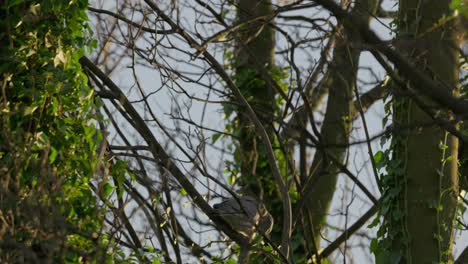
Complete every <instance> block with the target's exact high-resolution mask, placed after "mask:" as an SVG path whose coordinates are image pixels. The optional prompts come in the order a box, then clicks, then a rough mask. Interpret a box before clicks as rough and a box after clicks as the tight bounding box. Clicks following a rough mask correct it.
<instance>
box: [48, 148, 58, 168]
mask: <svg viewBox="0 0 468 264" xmlns="http://www.w3.org/2000/svg"><path fill="white" fill-rule="evenodd" d="M57 154H58V151H57V150H56V149H55V148H54V147H50V155H49V163H50V164H52V163H54V161H55V158H57Z"/></svg>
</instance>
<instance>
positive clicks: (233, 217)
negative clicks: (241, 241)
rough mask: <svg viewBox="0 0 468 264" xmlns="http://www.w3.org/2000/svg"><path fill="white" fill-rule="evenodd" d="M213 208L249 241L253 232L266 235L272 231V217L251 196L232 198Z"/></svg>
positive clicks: (262, 205) (261, 204)
mask: <svg viewBox="0 0 468 264" xmlns="http://www.w3.org/2000/svg"><path fill="white" fill-rule="evenodd" d="M239 201H240V204H239ZM213 208H214V209H215V211H216V213H218V214H219V215H220V216H221V217H223V218H224V220H226V222H228V223H229V224H230V225H231V226H232V228H233V229H235V230H236V231H238V232H239V233H241V234H242V235H244V236H246V237H247V238H249V239H251V238H253V235H254V234H255V231H259V232H260V234H264V235H268V234H269V233H270V232H271V230H272V229H273V217H272V216H271V214H270V213H269V212H268V211H267V209H266V208H265V205H264V204H263V203H261V202H260V201H259V200H258V199H256V198H254V197H252V196H242V197H238V199H237V198H236V197H233V198H230V199H227V200H224V201H223V202H221V203H218V204H215V205H213Z"/></svg>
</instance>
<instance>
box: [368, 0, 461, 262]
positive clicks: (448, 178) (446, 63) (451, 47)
mask: <svg viewBox="0 0 468 264" xmlns="http://www.w3.org/2000/svg"><path fill="white" fill-rule="evenodd" d="M450 2H451V1H448V0H444V1H420V0H400V2H399V4H400V5H399V15H398V20H397V24H398V30H399V32H398V40H397V41H396V44H395V45H396V46H397V48H398V50H399V51H400V52H402V53H403V54H404V55H405V56H407V57H408V58H409V59H410V60H411V61H412V62H413V63H414V65H418V66H417V67H419V68H420V69H421V70H423V71H425V73H426V74H427V75H428V76H430V77H431V78H432V79H433V80H434V81H435V82H437V83H439V84H440V87H444V89H447V90H450V91H451V92H452V93H455V92H456V91H455V89H456V86H457V80H458V50H457V48H456V31H455V30H454V25H453V21H450V20H447V19H445V18H447V17H448V16H450V13H451V10H450V8H449V5H450ZM414 85H419V84H414V83H412V84H407V87H408V88H410V90H411V87H414ZM398 88H399V87H396V90H395V93H394V96H393V98H394V99H393V106H394V107H393V109H394V115H393V117H394V118H393V119H394V125H395V127H410V128H411V129H409V130H408V129H406V130H401V131H400V133H396V134H395V135H393V138H392V151H393V156H392V160H391V161H390V164H391V166H388V168H387V171H388V176H387V178H386V179H385V180H384V183H385V186H384V193H383V195H384V199H383V201H384V204H382V209H381V212H384V215H385V223H384V225H383V227H384V230H385V231H386V233H385V236H386V237H385V238H386V240H384V241H385V243H382V244H380V246H381V248H380V249H381V251H380V252H381V254H380V255H377V260H378V261H379V262H381V263H387V262H385V259H388V258H389V257H391V258H392V259H393V260H395V261H396V262H398V263H451V262H452V259H451V258H452V244H453V223H454V220H455V212H456V208H457V195H458V168H457V162H458V158H457V149H458V140H457V138H455V137H453V136H451V135H449V134H448V133H447V132H446V131H444V130H443V129H441V128H440V127H438V126H437V125H436V124H434V121H433V119H432V118H431V117H430V116H429V115H428V114H427V109H431V110H434V109H437V107H438V106H437V105H436V104H435V103H434V102H433V101H430V100H428V99H426V98H424V97H422V96H421V95H420V94H416V93H414V94H412V95H410V96H408V95H409V93H408V92H406V93H401V91H402V89H398ZM420 89H422V88H420ZM415 90H416V89H415ZM405 91H408V90H405ZM446 117H447V118H450V116H449V115H448V114H447V116H446ZM427 124H433V125H429V126H428V125H427ZM385 201H393V202H388V203H385ZM385 212H386V213H385Z"/></svg>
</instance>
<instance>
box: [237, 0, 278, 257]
mask: <svg viewBox="0 0 468 264" xmlns="http://www.w3.org/2000/svg"><path fill="white" fill-rule="evenodd" d="M237 8H238V21H239V23H244V24H243V25H242V27H241V31H240V32H239V35H238V38H237V43H236V48H235V59H234V66H235V76H234V80H235V81H236V84H237V85H238V87H239V89H240V91H241V92H242V94H243V96H244V97H245V98H246V99H247V100H248V102H249V104H250V105H251V106H252V108H253V109H254V111H255V112H256V114H257V115H258V117H259V118H260V120H261V121H262V122H263V124H264V126H265V129H266V131H267V133H268V135H269V138H270V140H271V141H272V142H273V139H274V131H273V127H272V125H271V124H272V117H273V115H274V111H275V108H276V103H275V94H276V93H275V92H274V90H273V89H272V87H271V86H270V85H268V84H267V82H266V81H265V80H264V79H263V78H262V74H261V70H260V69H264V70H266V71H270V70H271V69H272V68H273V66H274V63H275V60H274V55H275V54H274V51H275V44H276V43H275V30H274V29H273V27H271V26H270V25H269V24H270V23H273V21H270V20H271V15H272V14H273V6H272V3H271V0H239V1H238V5H237ZM252 21H253V22H252ZM236 113H237V118H236V119H235V120H234V121H233V124H234V125H233V126H232V127H233V129H234V133H236V134H237V135H239V142H238V145H237V148H236V150H235V159H236V163H237V164H238V166H240V175H241V177H240V178H239V182H240V185H241V186H242V189H243V191H244V192H250V193H255V195H258V196H260V197H259V198H261V199H264V200H265V201H266V205H267V207H269V210H270V212H271V213H272V215H273V216H274V217H275V223H279V222H281V216H282V212H281V211H280V210H279V209H276V210H275V209H274V208H281V201H280V200H279V198H278V196H276V193H275V192H274V191H275V184H274V180H273V176H272V173H271V169H270V166H269V163H268V160H267V157H266V152H265V149H264V147H263V144H262V143H261V139H260V137H259V136H258V135H257V134H256V133H255V128H254V125H253V124H252V122H251V121H250V120H249V117H248V116H247V115H246V113H244V111H243V109H238V110H237V112H236ZM266 197H268V198H266ZM272 237H274V238H277V239H278V240H277V241H279V238H280V237H281V228H276V229H274V231H273V234H272ZM252 258H254V256H252ZM257 258H259V260H258V261H260V262H261V260H260V256H257ZM251 261H255V260H253V259H252V260H251Z"/></svg>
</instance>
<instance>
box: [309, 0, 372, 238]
mask: <svg viewBox="0 0 468 264" xmlns="http://www.w3.org/2000/svg"><path fill="white" fill-rule="evenodd" d="M378 2H379V1H374V0H372V1H367V0H360V1H358V2H357V3H356V7H355V8H354V10H353V11H352V12H355V13H359V14H361V15H362V16H365V17H366V18H367V20H369V19H370V14H373V13H375V11H376V8H377V6H378ZM363 10H367V11H363ZM345 26H346V25H341V26H340V25H339V28H340V29H341V31H342V32H339V34H338V36H337V38H336V42H335V43H336V44H335V48H334V52H333V60H332V62H331V63H330V66H329V69H328V75H327V77H328V79H327V80H326V81H325V82H323V84H322V85H325V86H327V87H328V91H329V96H328V102H327V109H326V113H325V118H324V121H323V126H322V129H321V137H322V139H323V142H322V143H323V144H324V145H325V148H324V149H325V151H326V152H327V153H328V154H330V155H332V156H333V157H334V158H336V159H337V160H339V161H343V162H344V161H345V153H346V150H347V149H348V148H347V147H327V145H338V146H346V145H347V144H348V141H349V132H350V128H351V122H352V117H351V116H350V114H351V113H350V111H351V108H352V103H353V92H354V89H355V88H354V87H355V85H356V76H357V71H358V63H359V56H360V53H361V47H359V42H358V41H357V40H358V39H359V36H358V35H355V34H356V32H355V31H352V25H349V27H347V26H346V27H345ZM312 168H313V169H315V168H318V169H317V170H316V171H317V172H316V173H315V174H314V175H312V177H319V180H318V181H317V183H316V186H315V188H314V191H313V192H311V193H310V194H305V195H308V196H307V197H306V199H307V210H308V213H309V215H310V217H311V218H310V219H311V221H312V227H313V228H312V232H313V234H314V239H315V241H316V245H320V232H321V230H322V227H323V224H324V223H325V220H326V216H327V214H328V210H329V208H330V204H331V201H332V199H333V195H334V193H335V186H336V182H337V179H338V174H339V169H338V166H336V165H335V164H333V163H332V162H331V160H330V159H327V158H326V155H324V153H323V151H321V150H320V149H317V151H316V153H315V156H314V159H313V163H312ZM301 181H302V182H303V183H305V182H306V181H307V179H301ZM306 222H307V221H306Z"/></svg>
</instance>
